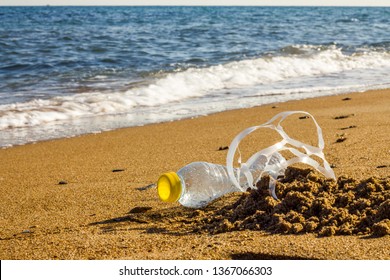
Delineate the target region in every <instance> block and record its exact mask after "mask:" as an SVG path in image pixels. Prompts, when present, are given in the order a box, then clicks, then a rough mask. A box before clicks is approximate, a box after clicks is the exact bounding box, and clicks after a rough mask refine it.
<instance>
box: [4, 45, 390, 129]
mask: <svg viewBox="0 0 390 280" xmlns="http://www.w3.org/2000/svg"><path fill="white" fill-rule="evenodd" d="M387 67H390V52H389V51H388V50H386V49H385V50H383V49H382V50H377V48H376V49H373V50H370V51H367V50H366V49H364V51H356V52H353V53H345V52H343V50H342V49H341V48H340V47H337V46H336V45H329V46H324V45H292V46H287V47H285V48H283V49H282V51H281V52H280V53H279V54H277V55H275V54H274V55H270V54H269V55H264V56H262V57H258V58H252V59H246V60H240V61H234V62H229V63H226V64H221V65H214V66H209V67H204V68H188V69H185V70H183V71H179V72H171V73H164V74H163V75H162V76H161V75H159V77H158V78H155V79H153V80H152V81H151V82H149V83H148V84H146V85H145V84H141V85H140V86H136V87H132V88H130V89H128V90H126V91H113V92H84V93H78V94H74V95H69V96H56V97H53V98H51V99H34V100H32V101H29V102H24V103H14V104H5V105H0V130H4V129H10V128H16V127H31V126H37V125H41V124H45V123H50V122H53V121H62V120H70V119H77V118H84V117H90V116H97V115H115V114H126V113H130V112H131V111H132V110H133V109H134V108H137V107H158V106H160V105H164V104H169V103H179V102H181V101H183V100H188V99H191V98H207V97H208V96H213V95H215V93H216V92H229V91H231V90H235V91H240V90H243V91H246V89H248V88H253V87H257V86H259V85H270V86H272V84H273V83H277V82H283V81H286V82H288V81H289V79H294V78H300V77H302V78H304V77H322V76H325V75H330V74H334V78H335V79H338V78H339V77H338V76H342V75H343V73H345V72H347V71H353V70H364V69H380V68H387ZM340 81H342V80H340ZM368 86H369V85H368ZM372 86H375V85H372ZM265 95H266V94H265ZM237 98H239V95H238V96H237Z"/></svg>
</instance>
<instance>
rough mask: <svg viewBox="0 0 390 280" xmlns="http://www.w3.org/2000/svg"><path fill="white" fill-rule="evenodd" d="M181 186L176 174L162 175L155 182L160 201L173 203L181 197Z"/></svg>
mask: <svg viewBox="0 0 390 280" xmlns="http://www.w3.org/2000/svg"><path fill="white" fill-rule="evenodd" d="M181 191H182V185H181V182H180V178H179V175H177V174H176V172H168V173H164V174H162V175H161V176H160V178H159V179H158V181H157V192H158V196H159V197H160V199H161V200H162V201H165V202H175V201H178V200H179V198H180V195H181Z"/></svg>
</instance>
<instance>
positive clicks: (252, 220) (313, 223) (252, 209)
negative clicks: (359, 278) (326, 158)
mask: <svg viewBox="0 0 390 280" xmlns="http://www.w3.org/2000/svg"><path fill="white" fill-rule="evenodd" d="M268 180H269V179H268V178H264V179H263V180H261V181H260V182H259V183H258V184H257V189H253V190H250V191H248V192H246V193H244V194H243V195H242V196H241V197H240V198H239V199H238V200H237V201H236V202H235V203H233V204H231V205H228V206H224V207H222V208H220V209H218V210H215V211H212V212H208V211H207V212H208V213H207V214H206V213H204V214H206V215H201V216H203V217H204V218H203V220H198V222H199V227H198V228H197V229H196V231H207V232H209V233H212V234H217V233H223V232H229V231H239V230H262V231H266V232H270V233H282V234H302V233H315V234H317V235H318V236H332V235H371V236H376V237H379V236H385V235H390V177H387V178H374V177H372V178H368V179H365V180H361V181H358V180H355V179H353V178H350V177H345V176H342V177H339V178H338V180H337V181H334V180H330V179H326V178H325V177H323V176H322V175H319V174H318V173H317V172H315V171H313V170H311V169H298V168H294V167H289V168H288V169H287V170H286V173H285V177H284V178H283V179H282V180H281V181H279V182H278V183H277V185H276V194H277V196H278V198H279V200H275V199H274V198H272V197H271V196H270V195H269V193H268Z"/></svg>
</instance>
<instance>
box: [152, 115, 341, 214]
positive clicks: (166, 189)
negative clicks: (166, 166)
mask: <svg viewBox="0 0 390 280" xmlns="http://www.w3.org/2000/svg"><path fill="white" fill-rule="evenodd" d="M292 114H305V115H308V116H310V117H311V119H312V120H313V122H314V124H315V126H316V129H317V136H318V147H314V146H311V145H308V144H305V143H303V142H301V141H298V140H295V139H292V138H290V137H289V136H288V135H287V133H286V132H285V131H284V130H283V127H282V126H281V123H282V122H283V120H284V119H286V118H287V117H288V116H290V115H292ZM277 120H279V121H278V122H277V123H276V121H277ZM275 123H276V124H275ZM260 128H268V129H272V130H275V131H276V132H278V133H279V135H280V136H281V137H282V138H283V139H282V140H281V141H280V142H277V143H276V144H273V145H271V146H269V147H267V148H265V149H263V150H261V151H259V152H257V153H255V154H253V155H252V156H251V157H250V158H249V159H248V160H247V161H246V162H242V161H241V154H240V152H239V143H240V142H241V141H242V140H243V139H244V138H245V137H246V136H247V135H249V134H250V133H252V132H254V131H255V130H257V129H260ZM323 149H324V140H323V137H322V130H321V128H320V126H319V125H318V123H317V122H316V120H315V119H314V117H313V116H312V115H311V114H309V113H307V112H304V111H287V112H282V113H279V114H277V115H275V116H274V117H273V118H272V119H270V120H269V121H268V122H266V123H264V124H262V125H259V126H253V127H249V128H247V129H245V130H243V131H242V132H241V133H239V134H238V135H237V136H236V137H235V138H234V139H233V141H232V143H231V144H230V146H229V151H228V154H227V157H226V166H223V165H218V164H212V163H207V162H194V163H191V164H188V165H186V166H184V167H183V168H181V169H180V170H179V171H178V172H177V173H175V172H168V173H165V174H163V175H161V176H160V178H159V180H158V182H157V190H158V194H159V197H160V199H161V200H162V201H167V202H176V201H178V202H179V203H180V204H182V205H183V206H187V207H193V208H198V207H204V206H205V205H207V204H208V203H210V202H211V201H213V200H215V199H216V198H219V197H221V196H223V195H224V194H227V193H230V192H236V191H237V192H238V191H241V192H245V191H246V190H247V189H248V188H255V187H256V183H257V182H258V181H259V180H260V179H261V178H262V176H263V175H265V174H268V175H269V176H270V182H269V191H270V194H271V195H272V196H273V197H274V198H275V199H277V196H276V193H275V185H276V180H277V179H278V177H279V176H283V175H284V173H285V170H286V168H287V167H288V166H289V165H292V164H295V163H304V164H307V165H310V166H311V167H313V168H314V169H316V170H317V171H319V172H320V173H322V174H323V175H324V176H325V177H328V178H332V179H335V174H334V172H333V170H332V168H331V167H330V165H329V163H328V162H327V161H326V159H325V155H324V153H323ZM237 150H238V152H239V156H238V160H237V161H238V164H239V167H234V166H233V164H234V157H235V153H236V151H237ZM282 151H289V152H290V153H291V154H292V155H294V156H293V157H292V158H290V159H286V158H285V157H283V155H282V154H281V153H280V152H282ZM313 156H316V157H317V158H319V159H321V160H322V165H321V163H320V162H318V161H317V160H315V159H314V158H313Z"/></svg>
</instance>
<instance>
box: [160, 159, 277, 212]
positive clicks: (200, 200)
mask: <svg viewBox="0 0 390 280" xmlns="http://www.w3.org/2000/svg"><path fill="white" fill-rule="evenodd" d="M283 161H284V158H283V157H282V156H281V155H280V154H279V153H275V154H274V155H273V156H272V157H271V161H270V163H269V165H273V164H281V163H282V162H283ZM265 164H266V161H265V158H261V157H259V159H258V160H257V161H255V162H253V164H252V165H251V166H250V167H249V170H250V172H251V174H252V176H260V174H261V172H262V171H263V169H264V168H265ZM234 172H235V173H237V172H238V170H237V169H235V170H234ZM247 184H248V182H247V179H246V177H245V176H243V175H241V178H240V188H237V187H236V186H235V185H234V184H233V183H232V181H231V180H230V178H229V175H228V172H227V168H226V166H223V165H219V164H213V163H208V162H193V163H190V164H188V165H186V166H184V167H183V168H181V169H180V170H179V171H177V173H175V172H169V173H165V174H163V175H162V176H161V177H160V178H159V181H158V194H159V196H160V198H161V200H163V201H168V202H175V201H178V202H179V203H180V204H181V205H183V206H186V207H191V208H200V207H204V206H206V205H207V204H209V203H210V202H211V201H213V200H215V199H217V198H219V197H221V196H223V195H225V194H227V193H231V192H240V191H242V190H243V189H244V190H246V189H247V188H249V187H251V186H249V185H247Z"/></svg>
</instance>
